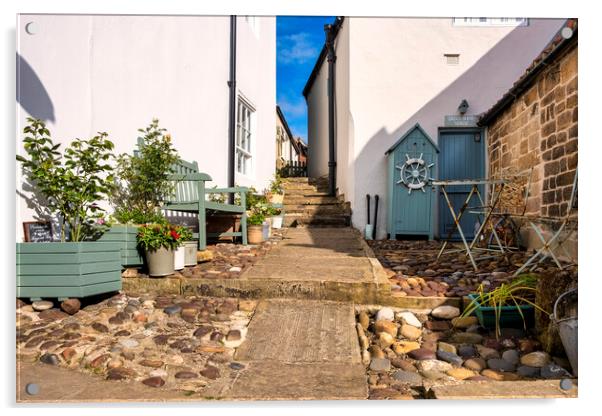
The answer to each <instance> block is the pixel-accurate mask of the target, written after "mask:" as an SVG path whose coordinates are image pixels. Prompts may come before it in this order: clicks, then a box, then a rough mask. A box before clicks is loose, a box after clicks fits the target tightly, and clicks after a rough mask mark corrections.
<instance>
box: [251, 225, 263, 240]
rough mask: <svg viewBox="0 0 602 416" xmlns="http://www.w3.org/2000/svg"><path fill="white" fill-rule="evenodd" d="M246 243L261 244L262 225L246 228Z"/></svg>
mask: <svg viewBox="0 0 602 416" xmlns="http://www.w3.org/2000/svg"><path fill="white" fill-rule="evenodd" d="M247 241H248V242H249V244H261V243H262V242H263V225H249V226H247Z"/></svg>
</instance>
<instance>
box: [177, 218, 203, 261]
mask: <svg viewBox="0 0 602 416" xmlns="http://www.w3.org/2000/svg"><path fill="white" fill-rule="evenodd" d="M175 230H176V232H177V233H178V234H179V236H180V246H179V247H178V248H177V249H176V252H175V254H174V255H175V259H174V267H175V269H176V270H182V269H183V268H184V267H185V266H194V265H196V249H197V247H198V242H197V241H194V240H193V239H192V231H190V228H188V227H186V226H184V225H177V226H176V227H175Z"/></svg>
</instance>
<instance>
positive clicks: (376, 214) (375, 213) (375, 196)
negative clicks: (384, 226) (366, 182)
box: [368, 195, 378, 240]
mask: <svg viewBox="0 0 602 416" xmlns="http://www.w3.org/2000/svg"><path fill="white" fill-rule="evenodd" d="M368 215H370V214H368ZM376 221H378V195H374V228H373V229H372V239H373V240H376Z"/></svg>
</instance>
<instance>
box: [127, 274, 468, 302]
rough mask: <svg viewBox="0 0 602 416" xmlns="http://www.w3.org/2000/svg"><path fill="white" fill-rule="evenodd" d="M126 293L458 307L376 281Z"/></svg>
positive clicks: (218, 283) (228, 282)
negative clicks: (400, 293) (401, 293)
mask: <svg viewBox="0 0 602 416" xmlns="http://www.w3.org/2000/svg"><path fill="white" fill-rule="evenodd" d="M123 290H124V291H125V292H126V293H161V294H172V295H202V296H216V297H223V296H226V297H232V296H234V297H240V298H242V299H266V298H294V299H316V300H334V301H352V302H355V303H358V304H380V305H385V306H393V307H398V308H411V309H433V308H435V307H437V306H440V305H451V306H456V307H460V305H461V302H462V299H461V298H442V297H414V296H405V297H400V298H394V297H392V296H390V287H389V286H388V284H380V283H378V282H368V281H364V282H353V283H348V282H341V281H320V280H316V281H298V280H288V281H283V280H275V279H151V278H133V279H123Z"/></svg>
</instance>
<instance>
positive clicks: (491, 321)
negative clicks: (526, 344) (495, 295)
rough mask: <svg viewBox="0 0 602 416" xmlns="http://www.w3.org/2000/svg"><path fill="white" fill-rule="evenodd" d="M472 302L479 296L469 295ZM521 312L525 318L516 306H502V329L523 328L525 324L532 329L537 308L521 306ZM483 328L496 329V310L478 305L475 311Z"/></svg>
mask: <svg viewBox="0 0 602 416" xmlns="http://www.w3.org/2000/svg"><path fill="white" fill-rule="evenodd" d="M468 297H469V298H470V301H471V302H472V301H473V300H475V299H476V298H477V297H478V296H477V295H473V294H470V295H468ZM520 310H521V312H522V314H523V316H524V319H525V321H524V323H523V318H522V317H521V315H520V313H519V312H518V307H516V306H502V309H501V314H500V328H523V327H524V324H526V325H527V328H532V327H533V326H534V325H535V308H533V306H531V305H521V306H520ZM474 313H475V315H476V316H477V319H478V320H479V323H480V324H481V326H483V327H485V328H488V329H495V308H493V307H491V306H481V305H478V306H477V308H476V309H475V311H474Z"/></svg>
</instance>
